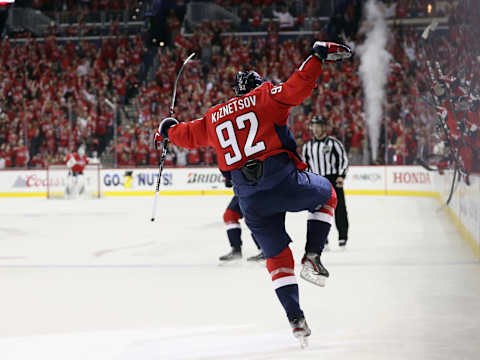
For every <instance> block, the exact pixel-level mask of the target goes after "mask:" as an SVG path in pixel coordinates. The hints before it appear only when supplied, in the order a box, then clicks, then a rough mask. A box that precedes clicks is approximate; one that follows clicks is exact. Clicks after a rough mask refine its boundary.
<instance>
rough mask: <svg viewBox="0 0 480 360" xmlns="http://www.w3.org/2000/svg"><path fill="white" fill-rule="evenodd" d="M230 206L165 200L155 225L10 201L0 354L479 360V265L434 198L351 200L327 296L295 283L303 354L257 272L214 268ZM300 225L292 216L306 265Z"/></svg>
mask: <svg viewBox="0 0 480 360" xmlns="http://www.w3.org/2000/svg"><path fill="white" fill-rule="evenodd" d="M229 200H230V198H229V197H228V196H204V197H168V196H165V197H160V199H159V207H158V214H157V220H156V221H155V222H154V223H152V222H150V213H151V207H152V201H153V198H149V197H143V198H107V199H102V200H77V201H68V200H52V201H47V200H44V199H2V200H1V204H2V206H1V208H0V359H1V360H32V359H48V360H57V359H58V360H60V359H61V360H77V359H78V360H80V359H81V360H127V359H134V360H145V359H168V360H170V359H204V360H207V359H208V360H212V359H213V360H216V359H276V360H280V359H288V360H290V359H292V360H296V359H322V360H330V359H355V360H365V359H369V360H370V359H379V360H380V359H382V360H383V359H409V360H412V359H419V360H420V359H422V360H425V359H448V360H451V359H467V360H470V359H472V360H474V359H478V358H480V301H479V299H480V264H479V262H478V260H476V259H475V258H474V256H473V253H472V251H471V250H470V249H469V248H468V245H467V244H466V243H465V242H464V241H463V240H462V239H461V238H460V236H459V235H458V233H457V231H456V229H455V228H454V226H453V225H452V224H451V223H450V221H449V219H448V217H447V215H446V214H445V213H444V212H437V211H436V209H437V208H438V207H439V205H440V204H439V203H438V201H437V200H434V199H430V198H411V197H382V196H379V197H375V196H350V197H348V198H347V207H348V211H349V215H350V223H351V231H350V242H349V243H348V245H347V247H348V249H347V251H346V252H340V251H338V248H337V246H336V234H335V233H333V234H332V236H331V240H330V243H331V244H332V245H333V251H331V252H329V253H325V254H324V256H323V262H324V264H325V266H326V267H327V268H328V270H329V271H330V273H331V277H330V279H329V280H328V281H327V286H326V287H325V288H318V287H315V286H313V285H311V284H309V283H306V282H304V281H303V280H301V279H299V285H300V297H301V303H302V307H303V310H304V311H305V314H306V316H307V320H308V322H309V325H310V327H311V329H312V336H311V337H310V341H309V342H310V346H309V347H308V349H306V350H301V349H300V347H299V345H298V343H297V341H296V340H295V339H294V338H293V336H292V335H291V330H290V327H289V324H288V322H287V320H286V318H285V316H284V313H283V309H282V308H281V306H280V304H279V303H278V300H277V299H276V296H275V293H274V291H273V290H272V285H271V281H270V278H269V276H268V273H267V271H266V270H265V269H264V268H263V267H262V266H260V265H258V264H247V263H246V262H244V263H243V264H241V265H239V266H232V267H228V266H219V265H218V261H217V259H218V256H220V255H222V254H224V253H226V252H227V251H228V250H229V247H228V242H227V239H226V234H225V232H224V228H223V223H222V214H223V211H224V208H225V206H226V205H227V204H228V201H229ZM305 223H306V214H290V215H288V216H287V230H288V231H289V233H290V235H291V237H292V238H293V239H294V243H293V244H292V250H293V253H294V255H295V259H296V261H297V263H298V262H299V260H300V258H301V256H302V249H303V246H304V244H305V240H304V239H305V228H306V226H305ZM242 226H243V224H242ZM243 230H244V231H243V240H244V243H245V247H244V253H245V255H247V256H248V255H252V254H255V253H256V249H255V247H254V246H253V243H252V241H251V239H250V236H249V234H248V231H246V228H245V226H243ZM296 271H297V274H298V271H299V267H298V266H297V268H296Z"/></svg>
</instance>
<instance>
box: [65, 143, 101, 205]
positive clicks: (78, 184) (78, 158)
mask: <svg viewBox="0 0 480 360" xmlns="http://www.w3.org/2000/svg"><path fill="white" fill-rule="evenodd" d="M65 160H66V165H67V168H68V177H67V187H66V191H65V193H66V194H67V196H70V197H76V196H79V195H83V193H84V191H85V178H84V176H83V171H84V170H85V166H87V164H89V163H91V164H98V163H99V160H98V158H96V157H94V158H91V159H90V158H88V157H87V155H86V154H85V146H84V145H80V146H79V148H78V150H77V152H73V153H71V154H68V155H67V157H66V159H65Z"/></svg>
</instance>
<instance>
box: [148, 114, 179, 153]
mask: <svg viewBox="0 0 480 360" xmlns="http://www.w3.org/2000/svg"><path fill="white" fill-rule="evenodd" d="M177 124H178V120H177V119H175V118H172V117H167V118H165V119H163V120H162V121H161V122H160V125H159V126H158V130H157V132H156V133H155V137H154V140H153V144H154V146H155V149H156V150H158V149H160V143H161V142H162V140H163V139H168V130H170V128H171V127H172V126H174V125H177Z"/></svg>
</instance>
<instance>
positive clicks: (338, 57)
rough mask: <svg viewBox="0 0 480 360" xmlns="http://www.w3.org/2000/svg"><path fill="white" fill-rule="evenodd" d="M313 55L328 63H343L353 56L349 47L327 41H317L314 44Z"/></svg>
mask: <svg viewBox="0 0 480 360" xmlns="http://www.w3.org/2000/svg"><path fill="white" fill-rule="evenodd" d="M312 53H313V55H315V56H316V57H317V58H319V59H320V60H322V61H326V62H337V61H343V60H345V59H348V58H350V57H351V56H352V50H351V49H350V48H349V47H348V46H346V45H342V44H337V43H334V42H325V41H316V42H315V44H313V48H312Z"/></svg>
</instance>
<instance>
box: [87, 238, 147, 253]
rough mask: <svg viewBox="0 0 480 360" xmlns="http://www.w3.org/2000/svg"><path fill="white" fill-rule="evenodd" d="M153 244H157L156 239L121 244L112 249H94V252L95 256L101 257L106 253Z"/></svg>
mask: <svg viewBox="0 0 480 360" xmlns="http://www.w3.org/2000/svg"><path fill="white" fill-rule="evenodd" d="M153 244H155V241H149V242H146V243H141V244H137V245H129V246H121V247H118V248H111V249H104V250H99V251H94V252H93V253H92V254H93V256H95V257H100V256H103V255H105V254H108V253H112V252H116V251H120V250H128V249H135V248H139V247H144V246H149V245H153Z"/></svg>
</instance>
